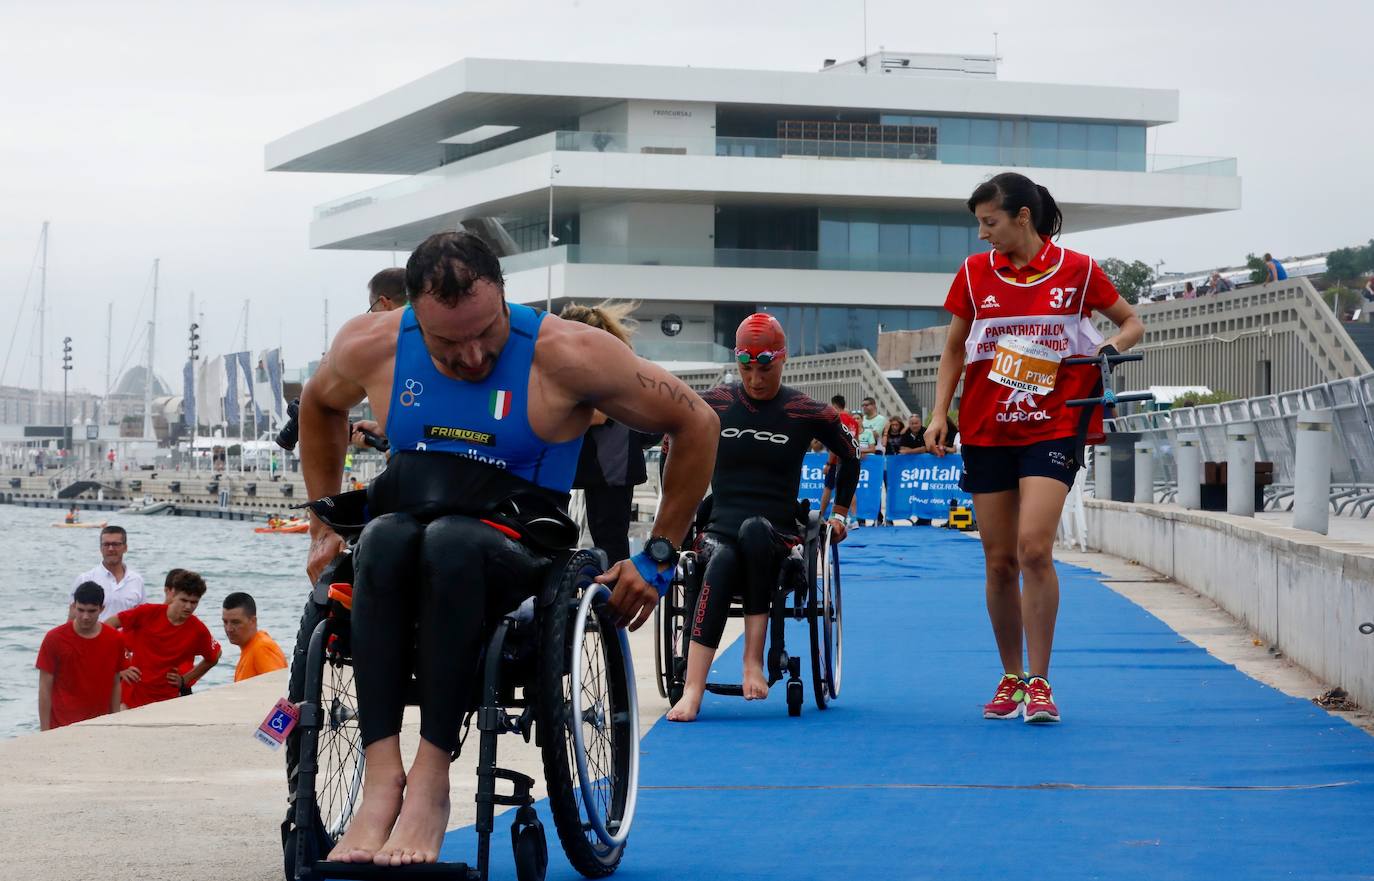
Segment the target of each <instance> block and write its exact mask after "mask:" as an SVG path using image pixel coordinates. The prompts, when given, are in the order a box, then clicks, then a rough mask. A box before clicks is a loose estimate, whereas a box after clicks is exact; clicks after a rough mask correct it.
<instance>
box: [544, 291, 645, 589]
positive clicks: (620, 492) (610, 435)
mask: <svg viewBox="0 0 1374 881" xmlns="http://www.w3.org/2000/svg"><path fill="white" fill-rule="evenodd" d="M637 305H638V304H636V303H610V302H606V303H601V304H600V305H598V306H580V305H578V304H576V303H569V304H568V305H567V306H565V307H563V311H562V312H561V313H559V316H558V317H559V318H564V319H567V320H568V321H579V322H581V323H582V324H586V325H590V326H592V327H596V328H599V329H601V330H604V331H606V332H607V333H609V334H610V335H611V336H613V337H615V338H616V339H618V340H620V341H621V342H622V343H624V344H625V345H626V346H628V347H630V348H632V349H633V348H634V346H633V345H631V343H630V335H631V334H632V333H633V332H634V322H633V321H632V320H631V319H630V313H631V312H633V311H634V310H635V307H636V306H637ZM658 442H659V438H658V437H657V436H654V435H646V434H642V433H640V432H638V431H634V430H633V429H631V428H629V427H628V426H625V425H621V424H620V423H618V422H615V421H613V420H611V419H607V418H606V415H605V414H604V413H601V412H599V411H598V412H597V413H596V414H595V415H593V416H592V425H591V428H589V429H587V435H586V439H585V440H583V442H582V450H581V452H580V453H579V454H578V460H577V473H576V474H575V475H574V477H573V484H572V485H573V487H574V488H576V489H580V490H582V493H583V495H584V496H585V498H586V500H587V529H588V531H589V532H591V534H592V544H594V545H596V546H597V547H598V548H601V549H602V550H603V551H605V552H606V556H608V557H609V558H610V560H611V562H612V563H616V562H619V561H620V560H628V559H629V557H630V514H631V513H632V511H633V507H634V493H635V487H636V486H638V485H639V484H641V483H644V482H645V481H646V480H648V479H649V474H648V470H647V469H646V467H645V465H644V448H645V447H646V446H652V445H653V444H656V443H658ZM666 459H667V453H666V450H665V452H664V460H666ZM661 461H662V460H661Z"/></svg>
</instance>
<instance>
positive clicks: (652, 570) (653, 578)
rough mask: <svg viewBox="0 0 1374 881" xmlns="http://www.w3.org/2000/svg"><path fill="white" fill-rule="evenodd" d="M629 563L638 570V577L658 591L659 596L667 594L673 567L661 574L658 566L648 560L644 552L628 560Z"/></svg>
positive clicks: (671, 580)
mask: <svg viewBox="0 0 1374 881" xmlns="http://www.w3.org/2000/svg"><path fill="white" fill-rule="evenodd" d="M630 562H632V563H634V564H635V568H636V569H638V570H639V577H640V578H643V579H644V580H645V581H647V582H648V583H649V584H651V585H652V586H653V588H654V590H656V591H658V595H659V596H663V595H664V594H666V593H668V588H670V587H672V586H673V567H672V566H669V567H668V568H667V569H664V570H663V571H662V572H660V571H659V570H658V564H657V563H655V562H654V561H653V560H652V559H650V558H649V555H648V554H646V553H645V552H644V551H640V552H639V553H637V554H635V555H634V556H633V557H631V558H630Z"/></svg>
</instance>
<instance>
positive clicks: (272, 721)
mask: <svg viewBox="0 0 1374 881" xmlns="http://www.w3.org/2000/svg"><path fill="white" fill-rule="evenodd" d="M300 718H301V711H300V710H298V709H296V705H295V704H293V703H291V702H290V701H288V700H287V699H286V698H284V697H283V698H278V699H277V703H276V705H274V706H273V707H272V711H271V712H270V713H268V714H267V718H266V719H263V720H262V724H261V725H259V726H258V730H257V731H254V732H253V736H254V737H256V738H257V739H258V740H260V741H262V743H263V744H265V745H266V746H270V747H271V748H272V749H280V748H281V745H282V744H283V743H286V735H288V734H290V733H291V729H293V728H295V727H296V723H297V722H298V721H300Z"/></svg>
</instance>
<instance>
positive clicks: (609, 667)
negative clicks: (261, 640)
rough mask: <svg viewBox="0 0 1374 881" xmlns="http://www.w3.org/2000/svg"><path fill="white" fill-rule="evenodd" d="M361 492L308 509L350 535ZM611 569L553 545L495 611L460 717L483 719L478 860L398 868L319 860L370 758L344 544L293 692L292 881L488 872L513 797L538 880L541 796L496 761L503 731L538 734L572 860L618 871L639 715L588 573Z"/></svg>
mask: <svg viewBox="0 0 1374 881" xmlns="http://www.w3.org/2000/svg"><path fill="white" fill-rule="evenodd" d="M361 495H362V494H360V493H345V494H344V495H343V496H337V497H334V498H333V499H325V500H321V501H318V502H314V503H311V505H310V507H311V508H312V510H314V511H315V512H316V514H317V516H319V517H321V519H323V520H324V521H325V522H326V523H328V524H329V525H330V526H331V527H333V528H334V529H335V531H337V532H339V533H340V534H341V535H343V536H344V537H345V539H346V540H347V541H348V542H350V543H353V542H356V539H357V536H358V535H359V534H360V533H361V532H362V528H363V524H362V520H363V519H364V518H363V516H362V508H363V504H364V499H363V498H362V497H361ZM350 496H351V497H353V498H349V497H350ZM498 525H499V524H498ZM574 534H575V533H574ZM605 569H606V560H605V556H604V555H603V554H602V553H601V552H600V551H596V550H575V551H563V552H560V553H556V554H554V555H553V556H552V558H551V560H550V562H549V564H548V566H547V568H546V570H545V573H546V575H545V577H544V580H543V583H542V585H534V586H532V590H531V593H532V594H533V595H532V596H531V597H529V598H528V599H527V600H525V602H524V603H523V604H522V605H521V606H520V607H519V608H518V609H516V610H515V611H513V612H511V613H509V614H506V615H504V616H502V617H501V619H500V620H499V621H497V622H493V623H494V627H493V629H492V630H491V632H490V634H489V637H488V638H487V640H486V647H485V651H484V655H483V658H482V660H481V661H480V663H479V664H478V672H477V674H476V675H477V677H478V678H479V680H480V682H479V685H478V687H477V688H475V689H473V694H474V696H475V699H474V705H472V706H470V707H468V708H467V715H466V718H465V724H464V737H466V734H467V733H468V731H469V730H470V727H471V725H472V723H473V722H474V721H475V722H476V727H477V732H478V739H479V744H478V763H477V796H476V801H477V819H476V832H477V856H476V862H475V864H474V865H469V864H467V863H436V864H428V865H412V866H403V867H399V868H391V867H381V866H376V865H373V864H371V863H362V864H359V863H339V862H328V861H326V859H325V858H326V856H327V855H328V853H329V852H330V850H331V849H332V848H333V847H334V845H335V843H336V842H337V841H338V839H339V838H340V836H342V835H343V833H344V830H345V829H347V828H348V824H349V822H350V821H351V820H352V818H353V812H354V810H355V809H356V808H357V806H358V803H359V801H360V800H361V796H362V782H363V765H364V757H363V748H362V742H361V737H360V733H359V729H358V710H357V700H356V692H355V690H354V685H353V661H352V654H351V651H350V645H349V643H350V624H349V614H350V611H351V605H352V564H351V558H350V556H349V555H348V554H344V555H341V556H340V557H339V558H338V559H336V561H335V563H334V564H333V565H331V567H330V569H329V570H327V571H326V572H325V574H324V575H323V576H322V578H321V579H320V582H319V583H318V584H317V585H316V588H315V592H314V594H313V595H312V597H311V600H310V602H309V603H308V604H307V606H306V612H305V616H304V618H303V620H302V623H301V631H300V635H299V637H298V643H297V646H296V650H295V653H294V657H293V663H292V671H291V694H290V696H289V698H290V700H291V701H292V702H293V703H296V705H297V706H298V707H299V711H300V718H299V723H298V724H297V726H296V729H295V731H293V732H292V733H291V736H290V737H289V738H288V739H287V743H286V747H287V771H288V783H289V787H290V805H289V808H288V813H287V817H286V821H285V822H284V823H283V824H282V846H283V851H284V857H285V867H286V877H287V879H288V881H306V879H311V881H317V879H326V878H330V879H332V878H340V879H346V878H383V877H384V878H392V877H395V878H404V877H410V876H414V877H423V878H427V879H437V878H445V879H458V881H486V879H487V877H488V873H489V871H490V849H491V835H492V832H493V830H494V828H495V813H496V810H497V808H498V807H505V806H510V807H514V808H515V811H513V812H512V815H511V816H512V818H513V820H512V823H511V828H510V835H511V847H512V849H513V851H514V859H515V867H516V875H517V878H518V879H519V881H541V879H543V878H544V875H545V871H546V870H547V867H548V859H549V857H548V848H547V845H546V842H545V836H544V829H543V826H542V824H541V823H540V820H539V817H538V815H537V814H536V812H535V810H534V807H533V805H534V798H533V796H532V795H531V790H532V788H533V787H534V785H535V781H534V779H533V778H531V777H529V776H527V775H525V774H522V773H520V772H518V771H514V770H510V769H506V768H501V767H498V766H497V755H496V753H497V741H498V738H499V736H500V735H502V734H515V735H518V736H520V737H521V738H523V739H524V740H525V741H526V742H529V741H530V740H531V739H533V741H534V742H535V744H536V745H537V746H538V747H539V750H540V753H541V758H542V764H543V771H544V779H545V783H546V788H547V791H548V800H549V809H550V812H551V813H552V815H553V821H554V826H555V827H556V830H557V833H558V838H559V841H560V842H561V844H562V847H563V851H564V853H565V854H566V856H567V858H568V861H569V862H570V863H571V864H572V866H573V867H574V868H575V869H577V871H578V872H580V873H581V874H582V875H584V876H585V877H588V878H600V877H605V876H607V875H610V874H611V873H612V872H614V871H615V870H616V868H617V866H618V865H619V863H620V860H621V857H622V855H623V853H624V849H625V843H626V840H627V838H628V836H629V833H630V826H631V823H632V822H633V820H634V814H635V802H636V795H637V791H638V777H639V718H638V716H639V712H638V705H637V698H636V693H635V682H634V671H633V668H632V664H631V659H630V649H629V642H628V640H627V638H626V635H625V631H624V630H622V629H619V628H617V627H616V626H615V624H614V620H613V616H612V615H611V614H609V613H608V611H607V610H606V608H605V601H606V599H607V598H608V597H609V591H608V589H607V588H606V587H605V586H604V585H600V584H597V583H595V582H594V581H593V579H594V578H596V576H598V575H600V574H602V572H604V571H605ZM414 686H415V682H414V680H413V679H412V680H411V687H412V688H413V687H414ZM414 702H415V701H414V700H413V698H412V699H410V700H408V703H414ZM507 787H509V788H508V789H507ZM498 790H505V791H498Z"/></svg>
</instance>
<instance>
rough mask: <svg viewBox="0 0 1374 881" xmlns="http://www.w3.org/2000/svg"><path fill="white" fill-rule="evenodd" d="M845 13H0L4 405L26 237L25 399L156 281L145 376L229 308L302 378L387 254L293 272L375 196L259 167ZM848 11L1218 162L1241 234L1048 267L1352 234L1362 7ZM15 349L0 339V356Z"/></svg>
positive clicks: (907, 6) (1360, 237)
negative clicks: (499, 78) (1169, 97)
mask: <svg viewBox="0 0 1374 881" xmlns="http://www.w3.org/2000/svg"><path fill="white" fill-rule="evenodd" d="M863 6H864V4H863V3H862V0H827V2H812V0H786V2H783V0H749V2H739V0H729V2H722V0H695V2H693V3H675V2H674V3H670V2H645V0H638V2H630V0H488V2H485V3H480V4H479V3H473V2H468V0H446V2H420V0H387V2H370V3H364V2H346V0H332V2H282V0H276V2H270V3H269V2H248V0H238V2H233V3H218V2H196V3H185V2H158V3H141V2H134V0H118V2H112V0H100V2H89V3H85V2H69V0H48V2H45V3H39V2H36V0H0V305H2V306H3V308H4V311H5V312H6V313H8V314H10V315H11V316H17V320H18V322H19V323H18V325H17V338H16V342H15V344H14V350H13V355H12V356H11V358H10V363H9V366H8V369H7V370H6V372H5V375H4V377H3V381H4V382H5V383H6V384H17V383H22V384H24V385H32V384H33V383H34V382H35V380H36V375H37V366H36V365H37V359H36V355H37V344H36V340H35V336H36V325H35V323H34V319H35V311H34V307H35V304H36V296H37V280H36V278H35V279H33V281H32V282H29V274H30V268H31V266H32V264H33V257H34V252H35V247H36V245H37V243H38V238H39V228H40V226H41V224H42V222H43V221H44V220H50V221H51V222H52V232H51V248H50V251H49V271H48V301H49V310H50V311H49V315H48V324H47V327H48V332H47V345H48V357H47V358H46V363H47V365H49V366H47V367H46V368H45V376H46V382H45V385H46V386H47V387H48V388H56V389H60V388H61V376H60V373H59V371H58V369H57V367H58V364H59V360H58V359H59V357H60V355H59V354H57V351H56V350H57V349H58V348H59V346H60V340H61V338H62V337H63V336H64V335H68V336H71V337H72V338H73V345H74V347H75V349H76V368H75V370H74V373H73V377H72V379H73V386H74V387H81V386H84V387H86V388H89V389H92V390H97V391H98V390H103V388H104V384H105V351H106V321H105V317H106V310H107V305H108V304H109V303H111V302H113V303H114V304H115V318H114V323H113V340H114V345H113V350H114V356H113V359H114V362H115V363H114V367H115V368H116V370H117V369H118V367H119V366H120V364H121V363H124V362H125V361H126V352H128V351H129V349H130V348H131V341H134V340H135V338H136V335H137V334H138V333H139V332H140V330H141V328H139V327H136V326H135V324H136V317H135V316H136V315H137V313H138V309H139V304H140V302H142V301H143V300H144V299H145V297H146V296H147V294H148V290H149V282H150V279H151V268H152V262H153V258H155V257H160V258H161V260H162V264H161V299H160V304H159V315H160V318H161V322H160V331H161V332H160V335H159V339H158V346H157V349H158V358H157V369H158V372H159V373H160V374H162V375H163V376H164V377H165V378H167V379H169V380H173V381H174V382H176V381H177V380H178V378H179V373H180V369H179V366H180V363H181V362H182V361H183V360H184V358H185V343H186V341H185V334H186V332H185V327H186V323H187V315H188V299H189V297H190V295H191V293H192V292H194V294H195V298H196V303H197V311H200V312H203V313H204V321H202V322H201V323H202V325H203V337H204V338H203V340H202V343H203V346H204V349H203V351H205V352H208V353H210V354H219V353H222V352H225V351H231V350H234V349H238V348H241V344H242V335H243V328H242V326H241V324H240V317H241V314H242V311H243V303H244V301H245V300H250V301H251V306H250V318H251V320H250V323H249V336H248V343H249V345H250V346H251V347H252V348H253V349H254V350H256V349H259V348H263V347H266V346H269V345H273V344H276V343H277V342H278V341H281V342H282V343H283V344H284V346H285V354H286V360H287V364H288V366H291V367H294V366H300V365H303V364H304V362H305V361H306V360H308V359H310V358H313V357H316V356H317V355H318V353H319V351H320V350H321V346H322V344H323V335H324V327H323V316H322V311H323V303H324V301H325V300H328V301H329V304H330V328H331V331H332V330H334V329H337V328H338V326H339V324H340V323H341V320H342V319H343V318H344V317H345V316H347V315H351V314H353V313H355V312H357V311H361V309H362V308H364V307H365V304H366V299H365V297H366V294H365V290H364V285H365V283H366V280H367V279H368V278H369V277H370V276H371V274H372V273H373V272H374V271H376V270H377V269H379V268H381V267H383V266H386V265H390V260H391V255H390V254H389V253H377V252H342V251H317V252H312V251H310V250H309V249H308V248H307V226H308V223H309V220H310V216H311V209H312V207H313V206H314V205H316V204H317V203H320V202H324V201H328V200H330V199H333V198H336V197H338V196H342V195H346V194H348V193H350V192H353V191H355V190H359V189H363V188H365V187H367V186H369V185H371V184H372V183H375V182H376V179H374V178H369V177H365V176H346V175H310V174H281V173H273V174H267V173H266V172H264V171H263V147H264V145H265V144H266V143H267V142H269V141H271V140H273V139H275V138H278V137H280V136H282V135H284V134H287V133H289V132H291V131H294V130H295V129H297V128H300V127H302V126H304V125H306V124H308V123H311V122H314V121H316V120H318V119H321V118H323V117H325V116H327V115H330V114H333V113H336V112H338V111H340V110H344V109H346V108H348V107H351V106H353V105H355V104H358V103H360V102H362V101H364V100H366V99H369V98H372V97H374V96H376V95H378V94H380V93H382V92H385V91H387V90H390V89H392V88H395V87H397V86H400V85H402V84H404V83H407V82H410V81H411V80H414V79H416V78H418V77H421V76H423V75H425V74H427V73H430V72H431V71H433V70H436V69H438V68H440V67H443V66H444V65H447V64H450V63H452V62H453V61H456V60H458V59H461V58H464V57H468V56H483V57H496V58H503V57H509V58H535V59H549V60H560V61H598V62H623V63H640V64H668V65H680V64H682V65H685V64H690V65H693V66H699V67H707V66H713V67H739V68H767V69H779V70H802V71H805V70H814V69H816V68H818V67H819V65H820V62H821V60H822V59H824V58H839V59H845V58H852V57H856V56H858V55H859V54H861V51H862V49H863ZM867 6H868V45H869V48H870V49H871V50H876V48H877V47H878V46H879V45H880V44H881V45H883V46H885V47H886V48H888V49H892V50H915V51H947V52H971V53H972V52H981V53H986V52H990V51H991V50H992V45H993V43H992V41H993V37H992V34H993V32H994V31H997V32H999V34H1000V48H1001V54H1002V57H1003V62H1002V66H1001V69H1000V77H1001V78H1002V79H1005V80H1024V81H1038V82H1058V83H1073V84H1095V85H1114V86H1139V87H1152V88H1172V89H1178V90H1179V91H1180V95H1181V97H1180V117H1181V118H1180V121H1179V122H1178V123H1175V124H1172V125H1169V126H1165V127H1163V128H1162V129H1156V130H1155V133H1153V134H1152V135H1151V137H1150V142H1149V149H1150V150H1152V151H1157V152H1161V153H1182V154H1199V155H1217V156H1236V157H1239V161H1240V172H1241V175H1242V177H1243V179H1244V195H1243V202H1244V207H1243V208H1242V209H1241V210H1240V211H1236V212H1230V213H1226V214H1219V215H1213V216H1209V217H1199V218H1190V219H1184V220H1173V221H1163V222H1156V223H1151V224H1145V225H1139V226H1134V227H1129V228H1126V229H1122V230H1108V231H1102V232H1097V233H1091V234H1085V235H1079V236H1073V237H1069V238H1067V239H1066V240H1065V244H1067V245H1069V246H1070V247H1076V248H1079V249H1081V250H1085V251H1088V252H1089V253H1091V254H1093V255H1094V256H1096V257H1098V258H1099V259H1101V258H1105V257H1110V256H1115V257H1122V258H1125V259H1128V260H1129V259H1141V260H1144V261H1146V262H1148V263H1155V262H1156V261H1159V260H1163V261H1165V267H1164V268H1165V271H1168V270H1170V269H1174V270H1185V269H1196V268H1202V267H1209V266H1213V265H1222V264H1228V263H1236V262H1239V261H1242V260H1243V259H1244V256H1245V254H1246V252H1247V251H1256V252H1263V251H1265V250H1272V251H1273V252H1275V253H1276V254H1279V255H1290V254H1300V253H1309V252H1314V251H1324V250H1329V249H1330V248H1333V247H1339V246H1342V245H1348V244H1354V243H1361V242H1364V241H1365V240H1367V239H1369V238H1371V237H1374V215H1372V214H1371V201H1374V199H1372V197H1374V185H1372V181H1374V173H1371V170H1370V162H1371V157H1374V111H1371V106H1374V105H1371V95H1370V91H1371V90H1370V84H1371V83H1372V82H1374V64H1371V61H1370V58H1371V53H1370V50H1369V48H1368V45H1369V40H1370V37H1371V35H1374V3H1371V2H1368V0H1345V2H1332V0H1309V2H1305V3H1300V4H1294V3H1291V2H1284V3H1279V2H1267V0H1265V2H1251V3H1248V4H1243V5H1242V4H1230V3H1227V4H1223V3H1219V2H1208V0H1202V2H1199V0H1189V2H1180V0H1158V2H1155V3H1152V4H1142V3H1139V2H1116V0H1098V2H1077V0H1075V2H1062V0H1061V2H1055V3H1043V4H1039V5H1034V4H1030V3H1025V2H1019V3H1008V2H978V0H962V2H958V3H955V2H950V0H945V2H939V3H930V2H923V3H912V2H910V0H869V2H868V4H867ZM1227 10H1235V11H1234V12H1232V11H1227ZM1238 14H1243V15H1244V18H1238V17H1236V16H1237V15H1238ZM399 259H400V260H401V262H404V259H405V255H399ZM26 283H28V284H29V290H28V301H27V302H26V303H25V304H24V306H23V310H22V313H21V314H17V313H19V310H20V304H21V298H22V297H23V296H24V292H25V286H26ZM143 309H144V318H143V320H144V321H146V314H147V309H148V307H147V305H146V304H145V305H144V307H143ZM236 328H237V332H236ZM13 330H14V326H12V325H10V324H8V323H5V324H4V325H3V326H2V327H0V331H2V332H0V357H3V356H4V354H5V353H6V352H8V351H9V350H10V339H9V338H10V334H11V332H12V331H13ZM142 357H143V355H142V353H141V352H135V353H130V354H129V355H128V358H127V360H128V362H130V363H136V362H138V361H140V360H142ZM178 384H179V383H178Z"/></svg>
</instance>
